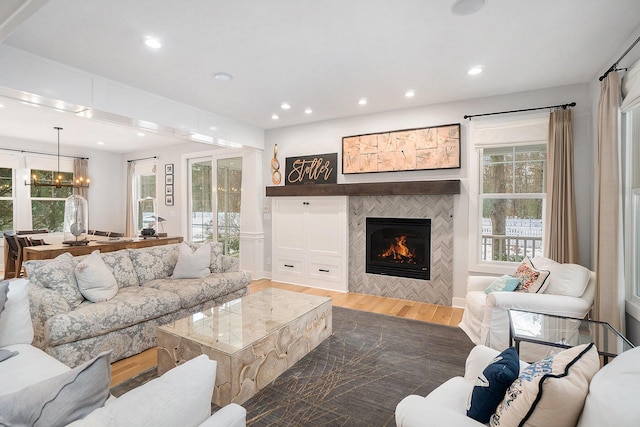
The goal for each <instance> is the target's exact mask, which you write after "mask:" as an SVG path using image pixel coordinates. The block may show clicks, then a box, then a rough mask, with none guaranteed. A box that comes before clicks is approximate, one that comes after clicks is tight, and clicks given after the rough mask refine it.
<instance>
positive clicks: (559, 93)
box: [263, 84, 593, 304]
mask: <svg viewBox="0 0 640 427" xmlns="http://www.w3.org/2000/svg"><path fill="white" fill-rule="evenodd" d="M572 101H575V102H576V103H577V106H576V107H575V109H574V137H575V183H576V205H577V206H576V208H577V211H578V212H579V216H578V233H579V245H580V253H581V255H580V259H581V264H583V265H585V266H587V267H589V268H591V267H592V262H591V261H592V260H591V252H592V251H591V241H592V237H591V234H592V220H593V219H592V217H593V213H592V210H591V206H592V193H593V182H592V175H593V173H592V172H593V168H592V165H593V139H592V137H591V114H592V112H591V108H592V104H591V101H590V99H589V86H588V85H587V84H583V85H571V86H564V87H558V88H551V89H544V90H538V91H531V92H523V93H516V94H510V95H504V96H495V97H490V98H481V99H472V100H466V101H460V102H452V103H446V104H438V105H431V106H423V107H416V108H407V109H404V110H396V111H390V112H386V113H379V114H369V115H362V116H357V117H349V118H342V119H336V120H329V121H325V122H319V123H312V124H308V125H300V126H293V127H288V128H280V129H272V130H268V131H266V132H265V150H264V155H263V169H264V171H263V179H264V184H265V186H268V185H273V184H272V183H271V166H270V161H271V159H272V158H273V145H274V144H278V159H279V160H280V164H281V165H282V167H281V171H282V169H283V168H284V164H285V158H286V157H292V156H299V155H310V154H323V153H335V152H337V153H338V162H339V163H340V162H341V158H342V153H341V151H342V137H344V136H349V135H359V134H365V133H372V132H383V131H390V130H397V129H408V128H418V127H426V126H434V125H444V124H450V123H460V124H461V125H462V128H461V138H462V163H461V165H462V167H461V168H460V169H452V170H441V171H411V172H391V173H372V174H355V175H342V174H341V173H338V182H339V183H354V182H388V181H419V180H437V179H460V180H461V184H462V192H461V194H460V195H457V196H455V197H454V277H453V281H454V283H453V297H454V304H455V303H456V299H460V298H464V296H465V293H466V278H467V276H468V275H469V274H470V273H472V272H471V271H469V267H468V245H467V241H468V228H469V227H468V222H469V218H468V209H469V203H468V195H469V191H470V190H469V177H468V172H467V171H468V162H469V160H470V159H472V158H473V155H474V153H473V151H472V149H471V147H470V145H469V141H468V121H467V120H464V119H463V116H464V115H465V114H481V113H490V112H495V111H505V110H514V109H523V108H532V107H543V106H548V105H556V104H564V103H568V102H572ZM363 111H366V107H365V108H364V109H363ZM339 172H340V169H339ZM283 176H284V175H283ZM265 205H266V206H267V207H268V206H269V205H270V200H269V199H268V198H267V199H266V200H265ZM264 229H265V259H266V261H269V260H270V257H271V232H270V231H271V218H270V215H269V214H268V213H266V214H265V215H264ZM267 264H268V262H267ZM266 267H267V268H269V267H270V265H267V266H266ZM458 302H459V301H458Z"/></svg>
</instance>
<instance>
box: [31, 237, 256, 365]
mask: <svg viewBox="0 0 640 427" xmlns="http://www.w3.org/2000/svg"><path fill="white" fill-rule="evenodd" d="M206 244H209V243H206ZM180 245H181V244H174V245H165V246H154V247H149V248H140V249H124V250H121V251H117V252H107V253H103V254H100V257H101V258H102V261H104V264H106V266H107V267H108V269H109V270H110V271H111V272H112V273H113V276H114V277H115V279H116V282H117V286H118V289H117V293H116V294H115V296H114V297H112V298H111V299H108V300H106V301H100V302H91V301H88V300H86V299H84V297H83V295H82V293H80V291H79V289H78V284H77V282H76V277H75V273H74V270H75V267H76V265H77V264H78V263H79V262H81V261H82V260H83V259H85V258H86V257H88V256H89V255H85V256H80V257H73V256H71V255H70V254H68V253H66V254H62V255H60V256H58V257H57V258H54V259H50V260H44V261H28V262H26V263H25V265H24V267H25V270H26V273H27V278H28V279H29V282H30V283H29V302H30V306H31V316H32V320H33V327H34V333H35V338H34V341H33V345H34V346H36V347H39V348H41V349H42V350H44V351H45V352H47V353H48V354H50V355H52V356H53V357H55V358H56V359H58V360H60V361H61V362H63V363H64V364H66V365H68V366H70V367H75V366H77V365H79V364H81V363H83V362H85V361H87V360H90V359H91V358H93V357H95V356H96V355H98V354H99V353H101V352H103V351H107V350H112V351H113V352H112V356H111V360H112V361H116V360H120V359H123V358H125V357H129V356H132V355H134V354H138V353H140V352H142V351H144V350H146V349H149V348H151V347H154V346H155V341H156V327H157V326H159V325H163V324H166V323H168V322H171V321H174V320H176V319H179V318H182V317H186V316H188V315H189V314H193V313H195V312H198V311H201V310H203V309H205V308H210V307H213V306H216V305H220V304H222V303H224V302H227V301H230V300H232V299H235V298H239V297H241V296H244V295H246V294H247V291H248V289H247V286H248V284H249V282H250V281H251V276H250V274H249V273H247V272H242V271H239V268H238V267H239V266H238V260H237V258H233V257H229V256H226V255H222V245H221V244H220V243H217V242H215V243H211V263H210V266H209V270H210V271H211V274H209V275H207V276H205V277H201V278H186V279H174V278H171V275H172V273H173V271H174V268H175V266H176V263H177V261H178V253H179V246H180ZM190 245H191V244H190ZM191 246H193V245H191Z"/></svg>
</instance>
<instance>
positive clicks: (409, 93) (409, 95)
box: [404, 90, 416, 98]
mask: <svg viewBox="0 0 640 427" xmlns="http://www.w3.org/2000/svg"><path fill="white" fill-rule="evenodd" d="M404 96H405V97H406V98H413V97H414V96H416V91H415V90H408V91H406V92H405V93H404Z"/></svg>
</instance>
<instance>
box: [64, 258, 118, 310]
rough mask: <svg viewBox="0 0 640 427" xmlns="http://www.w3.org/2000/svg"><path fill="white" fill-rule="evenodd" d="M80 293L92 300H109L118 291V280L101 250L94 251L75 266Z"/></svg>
mask: <svg viewBox="0 0 640 427" xmlns="http://www.w3.org/2000/svg"><path fill="white" fill-rule="evenodd" d="M74 272H75V275H76V281H77V282H78V288H79V289H80V293H81V294H82V296H84V297H85V298H86V299H88V300H89V301H91V302H101V301H108V300H110V299H111V298H113V297H114V296H115V295H116V294H117V293H118V282H117V281H116V278H115V276H114V275H113V273H112V272H111V270H109V267H107V265H106V264H105V263H104V261H102V258H101V257H100V251H97V250H96V251H93V252H91V255H89V256H88V257H86V258H85V259H83V260H82V261H80V262H79V263H78V265H76V268H75V271H74Z"/></svg>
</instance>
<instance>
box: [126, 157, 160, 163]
mask: <svg viewBox="0 0 640 427" xmlns="http://www.w3.org/2000/svg"><path fill="white" fill-rule="evenodd" d="M157 158H158V156H153V157H143V158H141V159H133V160H127V163H131V162H139V161H140V160H149V159H157Z"/></svg>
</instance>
